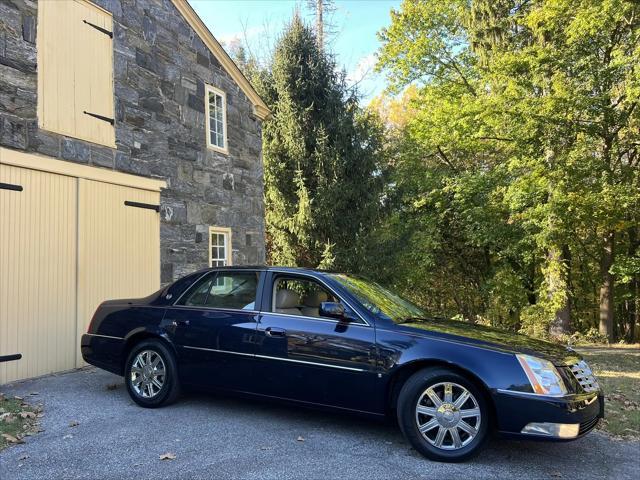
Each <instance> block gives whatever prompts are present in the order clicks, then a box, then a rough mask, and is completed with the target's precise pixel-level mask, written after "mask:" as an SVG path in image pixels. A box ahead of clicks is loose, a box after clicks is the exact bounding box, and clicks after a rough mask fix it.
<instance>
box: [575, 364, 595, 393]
mask: <svg viewBox="0 0 640 480" xmlns="http://www.w3.org/2000/svg"><path fill="white" fill-rule="evenodd" d="M571 373H573V376H574V377H576V380H578V383H580V386H582V389H583V390H584V391H585V392H587V393H591V392H597V391H598V390H600V385H598V381H597V380H596V377H595V375H594V374H593V372H592V371H591V369H590V368H589V365H587V362H585V361H584V360H580V361H579V362H578V363H576V364H575V365H572V366H571Z"/></svg>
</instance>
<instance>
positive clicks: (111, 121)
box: [82, 110, 113, 125]
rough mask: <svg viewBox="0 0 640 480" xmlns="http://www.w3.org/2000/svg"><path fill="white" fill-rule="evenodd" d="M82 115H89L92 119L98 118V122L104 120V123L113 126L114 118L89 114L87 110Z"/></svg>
mask: <svg viewBox="0 0 640 480" xmlns="http://www.w3.org/2000/svg"><path fill="white" fill-rule="evenodd" d="M82 113H84V114H85V115H89V116H90V117H93V118H97V119H98V120H102V121H103V122H109V123H110V124H111V125H113V118H109V117H105V116H104V115H98V114H97V113H91V112H87V111H86V110H85V111H84V112H82Z"/></svg>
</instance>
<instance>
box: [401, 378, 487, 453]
mask: <svg viewBox="0 0 640 480" xmlns="http://www.w3.org/2000/svg"><path fill="white" fill-rule="evenodd" d="M397 413H398V423H399V424H400V428H401V430H402V433H403V434H404V436H405V437H406V438H407V440H408V441H409V442H410V443H411V445H412V446H413V447H414V448H415V449H416V450H417V451H418V452H420V453H421V454H423V455H424V456H425V457H427V458H429V459H431V460H436V461H441V462H460V461H463V460H467V459H468V458H471V457H472V456H474V455H476V454H477V453H478V452H479V451H480V449H481V447H482V446H483V445H484V443H485V441H486V439H487V433H488V431H489V428H488V427H489V409H488V407H487V402H486V400H485V398H484V396H483V394H482V392H481V391H480V390H479V389H478V388H477V387H476V386H475V385H474V384H473V383H472V382H470V381H469V380H467V379H466V378H465V377H463V376H462V375H460V374H458V373H456V372H453V371H451V370H448V369H443V368H426V369H424V370H420V371H418V372H416V373H415V374H413V375H412V376H411V377H410V378H409V379H408V380H407V382H406V383H405V384H404V385H403V387H402V389H401V391H400V395H399V397H398V408H397Z"/></svg>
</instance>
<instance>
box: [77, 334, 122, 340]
mask: <svg viewBox="0 0 640 480" xmlns="http://www.w3.org/2000/svg"><path fill="white" fill-rule="evenodd" d="M85 335H89V336H90V337H101V338H113V339H114V340H124V337H113V336H111V335H98V334H97V333H85Z"/></svg>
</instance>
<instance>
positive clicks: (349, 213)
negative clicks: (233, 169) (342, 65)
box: [254, 15, 382, 270]
mask: <svg viewBox="0 0 640 480" xmlns="http://www.w3.org/2000/svg"><path fill="white" fill-rule="evenodd" d="M255 77H257V78H256V79H254V83H256V82H255V81H256V80H257V84H258V87H259V89H260V91H261V92H260V93H261V94H262V96H263V98H264V99H265V100H266V102H267V103H268V104H269V107H270V109H271V111H272V113H273V115H272V117H271V119H270V120H269V121H267V122H266V123H265V124H264V126H263V159H264V168H265V174H264V178H265V206H266V223H267V243H268V260H269V262H270V263H272V264H279V265H297V266H307V267H324V268H342V269H349V270H357V269H358V263H359V262H358V246H359V245H360V244H361V241H360V240H361V239H362V238H363V237H364V236H365V235H366V233H367V232H368V230H369V229H370V228H371V225H372V222H373V221H374V219H375V217H376V215H377V211H378V206H379V204H380V202H379V198H380V191H381V186H382V185H381V183H382V182H381V179H380V175H379V170H380V169H379V164H380V158H381V155H382V128H381V124H380V122H379V120H378V119H377V117H375V116H374V115H373V114H371V113H365V112H364V111H362V110H361V109H360V108H359V107H358V102H357V98H356V96H355V94H353V93H352V92H350V91H349V89H348V87H347V85H346V83H345V75H344V73H343V72H339V71H337V70H336V65H335V62H334V61H333V59H332V58H331V57H330V56H329V55H327V54H325V53H324V52H323V51H322V50H321V49H320V48H319V47H318V44H317V42H316V38H315V35H314V33H313V32H312V30H311V29H310V28H309V27H307V26H306V25H305V24H304V23H303V22H302V20H301V19H300V17H299V16H298V15H295V16H294V18H293V19H292V21H291V23H290V25H289V26H288V28H287V29H286V30H285V32H284V34H283V35H282V37H281V38H280V40H279V42H278V44H277V46H276V49H275V52H274V55H273V60H272V65H271V68H270V69H269V71H264V72H260V74H258V75H256V76H255Z"/></svg>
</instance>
